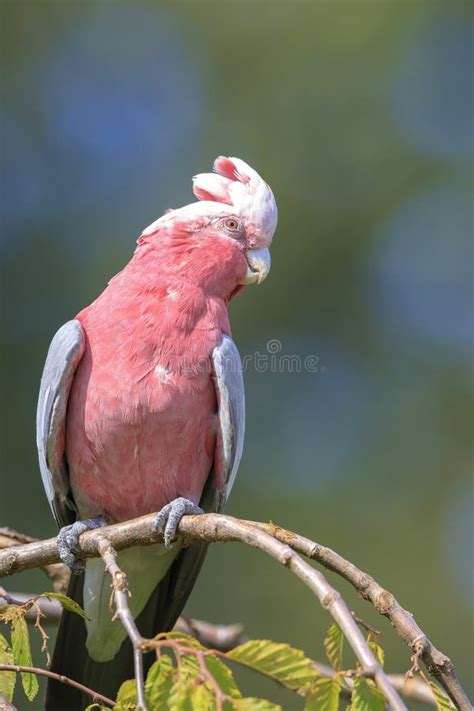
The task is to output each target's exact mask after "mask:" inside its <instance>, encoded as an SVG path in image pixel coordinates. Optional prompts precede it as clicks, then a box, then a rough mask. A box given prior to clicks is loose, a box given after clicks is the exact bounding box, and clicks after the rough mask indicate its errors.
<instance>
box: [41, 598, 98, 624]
mask: <svg viewBox="0 0 474 711" xmlns="http://www.w3.org/2000/svg"><path fill="white" fill-rule="evenodd" d="M38 597H47V598H50V599H51V598H54V599H55V600H59V602H60V603H61V605H62V606H63V607H64V609H65V610H69V612H75V613H76V615H79V617H82V619H83V620H87V619H88V617H87V615H86V613H85V612H84V610H83V609H82V607H81V606H80V605H78V604H77V602H75V601H74V600H71V598H70V597H68V596H67V595H61V593H56V592H44V593H41V595H38Z"/></svg>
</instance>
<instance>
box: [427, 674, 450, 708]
mask: <svg viewBox="0 0 474 711" xmlns="http://www.w3.org/2000/svg"><path fill="white" fill-rule="evenodd" d="M428 686H429V687H430V689H431V691H432V692H433V695H434V697H435V701H436V708H437V709H438V711H446V709H453V708H454V706H453V704H452V703H451V701H450V700H449V699H448V697H447V696H445V695H444V694H443V692H442V691H441V689H440V688H439V686H438V685H437V684H435V683H434V682H433V681H429V682H428Z"/></svg>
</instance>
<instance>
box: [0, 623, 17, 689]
mask: <svg viewBox="0 0 474 711" xmlns="http://www.w3.org/2000/svg"><path fill="white" fill-rule="evenodd" d="M0 664H14V661H13V652H12V650H11V649H10V645H9V644H8V642H7V640H6V639H5V637H4V636H3V635H2V634H0ZM15 683H16V673H15V672H7V671H2V672H0V695H1V696H4V697H5V698H6V700H7V701H11V700H12V698H13V692H14V691H15Z"/></svg>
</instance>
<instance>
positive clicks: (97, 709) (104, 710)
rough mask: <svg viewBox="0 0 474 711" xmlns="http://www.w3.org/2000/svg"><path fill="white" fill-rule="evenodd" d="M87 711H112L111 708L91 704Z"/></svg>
mask: <svg viewBox="0 0 474 711" xmlns="http://www.w3.org/2000/svg"><path fill="white" fill-rule="evenodd" d="M86 711H110V706H101V705H100V704H91V705H90V706H88V707H87V708H86Z"/></svg>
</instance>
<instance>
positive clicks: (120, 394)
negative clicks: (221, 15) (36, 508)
mask: <svg viewBox="0 0 474 711" xmlns="http://www.w3.org/2000/svg"><path fill="white" fill-rule="evenodd" d="M214 171H215V172H214V173H203V174H200V175H197V176H195V178H194V194H195V196H196V197H197V198H198V200H199V202H193V203H192V204H190V205H186V206H185V207H182V208H180V209H176V210H169V211H167V212H166V213H165V214H164V215H163V216H162V217H160V218H159V219H158V220H156V221H155V222H153V224H151V225H150V226H149V227H147V228H146V229H145V230H144V231H143V232H142V234H141V236H140V238H139V239H138V247H137V249H136V250H135V253H134V255H133V257H132V259H131V260H130V262H129V263H128V264H127V265H126V267H125V268H124V269H123V270H122V271H121V272H120V273H119V274H117V275H116V276H115V277H113V279H112V280H111V281H110V282H109V284H108V286H107V288H106V289H105V291H103V293H102V294H101V295H100V296H99V297H98V298H97V299H96V300H95V301H94V302H93V303H92V304H91V305H90V306H88V307H87V308H85V309H83V310H82V311H81V312H80V313H79V314H78V315H77V316H76V318H75V319H74V320H72V321H69V322H68V323H66V324H65V325H64V326H63V327H62V328H61V329H60V330H59V331H58V332H57V334H56V335H55V336H54V338H53V341H52V343H51V346H50V349H49V352H48V356H47V359H46V364H45V367H44V372H43V377H42V380H41V388H40V395H39V402H38V414H37V444H38V451H39V462H40V468H41V474H42V478H43V483H44V487H45V490H46V494H47V496H48V499H49V503H50V506H51V509H52V512H53V515H54V517H55V519H56V521H57V523H58V525H59V526H62V527H63V528H62V529H61V531H60V534H59V536H58V542H59V549H60V552H61V556H62V557H63V560H64V561H65V562H67V563H68V565H69V566H70V567H72V568H73V571H74V572H77V568H78V563H77V561H75V557H74V546H75V543H77V537H78V535H80V533H81V532H82V531H84V530H86V529H87V528H91V527H93V526H95V525H98V524H99V519H98V518H97V517H101V518H100V521H101V522H103V521H108V522H116V521H124V520H127V519H131V518H134V517H136V516H141V515H143V514H147V513H150V512H153V511H158V512H159V513H158V515H157V524H156V525H157V527H158V528H159V529H160V530H164V540H165V544H156V545H153V546H149V547H135V548H130V549H128V550H125V551H123V552H121V553H120V554H119V560H118V562H119V565H120V566H121V568H122V569H123V570H124V571H125V573H126V575H127V579H128V582H129V586H130V589H131V593H132V595H131V598H130V606H131V610H132V613H133V615H134V616H135V618H136V619H137V624H138V627H139V629H140V631H141V633H142V634H143V635H144V636H145V637H151V636H153V635H155V634H156V633H158V632H160V631H165V630H169V629H171V628H172V626H173V625H174V623H175V621H176V619H177V617H178V615H179V614H180V612H181V610H182V608H183V606H184V604H185V602H186V600H187V598H188V596H189V594H190V592H191V589H192V587H193V584H194V582H195V579H196V576H197V574H198V572H199V570H200V567H201V564H202V561H203V558H204V555H205V550H206V547H205V546H203V545H194V546H191V547H189V548H187V549H182V547H181V546H180V543H179V539H178V540H175V538H176V536H175V534H176V531H177V527H178V525H179V521H180V519H181V517H182V516H183V515H185V514H189V513H192V514H195V513H201V512H202V511H203V510H204V511H222V509H223V506H224V504H225V501H226V499H227V497H228V495H229V493H230V490H231V488H232V484H233V482H234V479H235V475H236V473H237V468H238V466H239V461H240V457H241V454H242V447H243V438H244V389H243V380H242V367H241V361H240V357H239V353H238V351H237V348H236V346H235V345H234V342H233V340H232V338H231V335H230V326H229V317H228V313H227V306H228V303H229V301H230V299H231V298H232V297H233V296H234V295H235V294H237V293H238V292H239V291H240V290H241V289H242V288H243V285H246V284H254V283H260V282H261V281H263V279H264V278H265V277H266V276H267V274H268V272H269V269H270V253H269V249H268V248H269V245H270V243H271V241H272V237H273V234H274V231H275V228H276V224H277V208H276V204H275V200H274V197H273V194H272V191H271V190H270V188H269V186H268V185H267V184H266V183H265V181H264V180H262V178H261V177H260V176H259V175H258V173H257V172H256V171H255V170H253V169H252V168H251V167H250V166H249V165H247V163H245V162H244V161H243V160H240V159H238V158H225V157H219V158H217V159H216V161H215V162H214ZM74 522H76V523H74ZM173 541H174V542H173ZM110 593H111V589H110V579H109V578H108V576H107V574H106V573H105V571H104V565H103V563H102V561H101V560H95V559H91V560H88V561H87V562H86V564H85V570H84V573H83V574H81V575H79V576H77V575H73V576H72V578H71V583H70V587H69V593H68V594H69V595H70V596H71V597H73V598H74V599H75V600H77V601H78V602H79V603H80V604H83V605H84V609H85V612H86V615H87V617H88V620H87V622H86V623H85V625H84V622H83V621H82V619H81V618H79V617H78V616H77V615H74V614H72V613H68V612H64V613H63V617H62V621H61V625H60V630H59V633H58V641H57V644H56V649H55V654H54V661H53V669H54V670H55V671H57V672H59V673H61V674H64V675H66V676H68V677H70V678H72V679H75V680H76V681H82V683H84V684H86V685H87V686H89V687H90V688H92V689H94V690H95V691H99V692H102V693H104V694H107V695H109V696H114V694H115V693H116V691H117V688H118V685H119V684H120V682H121V681H122V680H123V679H125V678H127V677H129V676H131V675H132V670H133V664H132V648H131V645H130V643H129V641H128V640H126V639H125V637H126V633H125V630H124V628H123V627H122V625H121V623H120V622H118V621H114V622H112V620H111V612H110V608H109V601H110ZM83 707H84V704H83V703H82V700H81V698H80V695H79V694H78V692H77V691H76V690H75V689H71V687H68V686H66V685H62V684H59V683H53V684H51V685H50V688H49V692H48V700H47V709H50V710H51V709H54V710H61V711H62V710H63V709H67V710H68V711H74V709H82V708H83Z"/></svg>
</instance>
